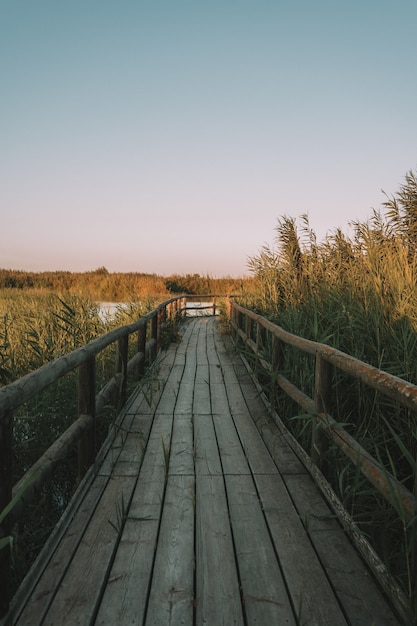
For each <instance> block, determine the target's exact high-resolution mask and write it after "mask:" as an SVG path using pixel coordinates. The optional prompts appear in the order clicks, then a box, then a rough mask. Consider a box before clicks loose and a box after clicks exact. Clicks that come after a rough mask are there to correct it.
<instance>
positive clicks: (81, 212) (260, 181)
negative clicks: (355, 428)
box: [0, 0, 417, 276]
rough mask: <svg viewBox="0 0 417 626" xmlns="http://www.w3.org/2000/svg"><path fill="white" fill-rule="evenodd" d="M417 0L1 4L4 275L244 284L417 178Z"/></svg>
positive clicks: (0, 254) (11, 0)
mask: <svg viewBox="0 0 417 626" xmlns="http://www.w3.org/2000/svg"><path fill="white" fill-rule="evenodd" d="M416 32H417V2H416V0H390V1H386V0H314V1H313V0H292V1H291V0H286V1H282V0H210V1H209V0H206V1H202V0H193V1H192V0H147V1H146V2H145V1H140V0H137V1H133V0H117V1H116V0H112V1H110V0H67V1H65V0H36V1H35V0H0V89H1V98H0V178H1V181H0V216H1V220H0V267H3V268H13V269H24V270H36V271H38V270H58V269H63V270H64V269H66V270H72V271H85V270H93V269H96V268H98V267H100V266H103V265H104V266H105V267H107V269H108V270H109V271H137V272H156V273H160V274H171V273H194V272H196V273H201V274H206V273H208V274H211V275H213V276H223V275H234V276H236V275H242V274H247V273H248V269H247V259H248V257H250V256H254V255H256V254H257V253H258V251H259V250H260V248H261V247H262V245H263V244H264V243H272V242H273V239H274V234H275V233H274V228H275V226H276V223H277V219H278V218H279V217H280V216H282V215H289V216H293V217H297V216H299V215H301V214H303V213H307V214H308V215H309V219H310V225H311V227H312V228H313V229H314V230H315V231H316V233H317V235H318V237H319V239H322V238H323V236H324V235H325V233H326V232H328V231H333V230H335V228H337V227H341V228H342V230H343V231H344V232H346V233H348V232H349V231H348V222H349V221H351V220H355V219H359V220H366V219H368V217H370V215H371V209H372V207H375V208H380V207H381V206H382V202H383V201H384V196H383V193H382V191H381V190H384V191H385V192H387V193H388V194H389V195H391V194H393V193H395V192H396V191H397V190H398V189H399V186H400V185H401V184H402V183H403V181H404V176H405V174H406V172H407V171H408V170H411V169H412V170H415V169H416V167H417V118H416V111H417V109H416V106H417V80H416V68H417V65H416V57H417V37H416Z"/></svg>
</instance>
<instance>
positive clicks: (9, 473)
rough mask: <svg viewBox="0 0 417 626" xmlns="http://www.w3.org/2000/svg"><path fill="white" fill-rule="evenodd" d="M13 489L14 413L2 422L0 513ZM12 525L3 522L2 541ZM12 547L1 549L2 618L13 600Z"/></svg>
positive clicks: (0, 435) (0, 433) (0, 538)
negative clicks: (11, 599) (11, 576)
mask: <svg viewBox="0 0 417 626" xmlns="http://www.w3.org/2000/svg"><path fill="white" fill-rule="evenodd" d="M12 487H13V412H12V411H7V412H6V413H4V414H3V416H2V419H1V422H0V513H1V512H2V511H3V510H4V509H5V508H6V506H7V505H8V504H9V502H10V501H11V499H12ZM11 530H12V529H11V523H10V522H9V520H8V519H7V517H6V519H5V520H3V522H2V523H1V525H0V541H1V540H2V539H5V538H6V537H8V536H9V535H10V533H11ZM10 567H11V552H10V546H9V545H6V546H4V547H3V549H1V548H0V618H1V617H2V616H3V615H4V614H5V613H7V610H8V608H9V603H10V598H11V584H10V573H11V572H10Z"/></svg>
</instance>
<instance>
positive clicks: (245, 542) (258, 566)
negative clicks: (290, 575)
mask: <svg viewBox="0 0 417 626" xmlns="http://www.w3.org/2000/svg"><path fill="white" fill-rule="evenodd" d="M225 480H226V490H227V497H228V501H229V507H230V518H231V523H232V529H233V538H234V543H235V549H236V555H237V560H238V567H239V573H240V584H241V589H242V594H243V602H244V609H245V613H246V620H247V624H248V625H251V624H288V625H291V624H293V625H294V626H295V624H296V620H295V617H294V613H293V610H292V607H291V603H290V601H289V598H288V595H287V590H286V586H285V582H284V580H283V577H282V574H281V570H280V567H279V564H278V562H277V559H276V556H275V552H274V548H273V545H272V543H271V538H270V536H269V532H268V528H267V525H266V522H265V518H264V516H263V513H262V510H261V506H260V504H259V500H258V495H257V493H256V488H255V485H254V483H253V480H252V478H251V477H250V476H232V475H228V476H226V477H225Z"/></svg>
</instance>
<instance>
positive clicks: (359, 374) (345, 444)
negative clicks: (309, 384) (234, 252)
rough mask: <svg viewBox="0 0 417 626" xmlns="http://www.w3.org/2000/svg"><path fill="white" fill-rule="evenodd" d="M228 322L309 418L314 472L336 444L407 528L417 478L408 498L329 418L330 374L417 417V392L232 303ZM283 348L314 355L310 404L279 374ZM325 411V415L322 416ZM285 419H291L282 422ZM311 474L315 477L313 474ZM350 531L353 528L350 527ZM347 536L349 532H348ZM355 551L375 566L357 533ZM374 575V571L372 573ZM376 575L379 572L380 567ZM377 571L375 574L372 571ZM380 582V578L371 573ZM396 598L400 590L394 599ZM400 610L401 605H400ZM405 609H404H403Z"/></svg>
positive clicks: (416, 591) (416, 579) (415, 580)
mask: <svg viewBox="0 0 417 626" xmlns="http://www.w3.org/2000/svg"><path fill="white" fill-rule="evenodd" d="M228 308H229V318H230V323H231V328H232V332H233V334H234V336H235V337H236V338H238V340H240V341H242V342H243V343H244V344H245V346H247V348H248V349H249V351H250V353H253V355H255V358H256V363H257V366H260V367H261V369H263V371H264V373H266V374H267V376H268V377H269V378H270V379H271V382H272V388H274V386H278V387H279V388H280V389H282V390H283V391H284V392H285V393H286V394H287V395H288V396H289V397H290V398H291V399H292V400H294V401H295V402H296V403H297V404H298V405H299V406H300V407H302V409H303V410H304V412H305V413H306V414H308V415H310V416H312V417H313V419H312V424H313V427H312V438H311V450H310V460H311V464H312V465H313V470H314V468H318V469H319V470H322V471H324V472H326V468H325V457H326V451H327V449H328V447H329V443H330V442H332V443H333V444H335V445H336V446H337V447H338V448H339V449H340V450H341V451H342V452H343V453H344V454H345V455H346V456H347V457H348V458H349V460H350V461H351V462H352V463H353V464H354V465H355V466H356V467H357V468H358V470H360V472H361V473H362V474H363V475H364V476H365V477H366V478H367V479H368V480H369V482H370V483H371V484H372V485H373V486H374V487H375V489H376V490H377V491H378V492H379V493H380V494H381V495H382V496H383V497H384V498H385V499H386V500H387V501H388V502H389V503H390V504H391V505H393V506H394V508H395V509H396V511H397V512H398V513H399V514H400V515H401V517H402V520H403V522H404V524H406V525H411V524H412V523H414V522H415V520H416V513H417V509H416V491H417V484H416V476H414V491H413V492H411V491H409V490H408V489H406V488H405V487H404V485H403V484H402V483H401V482H399V481H398V480H397V479H396V478H395V477H394V476H393V475H392V474H391V473H390V472H389V471H388V469H387V468H386V467H383V466H382V465H381V463H379V462H378V461H377V460H376V459H375V458H373V457H372V456H371V455H370V454H369V453H368V452H367V451H366V450H365V449H364V448H363V447H362V446H361V445H360V444H359V443H358V442H357V441H355V439H354V438H353V437H352V436H351V435H350V434H349V433H348V432H347V431H346V430H345V429H344V428H343V427H342V426H341V425H340V424H339V423H338V422H337V421H336V420H335V419H334V418H333V417H332V416H331V415H330V413H329V412H328V407H331V406H332V394H333V391H334V390H333V386H332V368H337V369H339V370H341V371H343V372H345V373H347V374H349V375H350V376H352V377H354V378H356V379H358V380H360V381H362V383H364V384H365V385H367V386H369V387H372V388H373V389H375V390H377V391H378V392H380V393H382V394H384V395H385V396H387V397H389V398H391V399H393V400H395V401H396V402H398V403H399V404H400V405H402V406H404V407H407V408H408V409H411V410H412V411H413V412H416V411H417V386H416V385H413V384H411V383H409V382H407V381H405V380H403V379H401V378H398V377H397V376H393V375H391V374H388V373H387V372H384V371H382V370H379V369H377V368H376V367H373V366H371V365H369V364H367V363H364V362H363V361H360V360H358V359H356V358H354V357H352V356H350V355H348V354H345V353H343V352H341V351H340V350H337V349H335V348H332V347H331V346H328V345H326V344H322V343H318V342H315V341H310V340H307V339H303V338H301V337H299V336H297V335H293V334H291V333H289V332H287V331H285V330H284V329H283V328H281V327H279V326H277V325H275V324H273V323H272V322H270V321H269V320H267V319H266V318H264V317H262V316H261V315H257V314H255V313H253V311H250V310H248V309H245V308H243V307H242V306H240V305H239V304H238V303H237V302H236V301H234V300H233V299H229V300H228ZM285 345H288V346H292V347H293V348H296V349H297V350H299V351H300V352H301V353H305V354H309V355H312V356H313V357H314V358H315V377H314V393H313V398H310V397H309V396H307V395H306V394H305V393H304V392H303V391H301V390H300V389H299V388H297V387H296V386H295V385H294V384H293V383H292V382H290V380H288V378H286V377H285V376H284V375H283V374H282V373H281V372H280V369H282V363H283V351H284V349H285ZM326 409H327V410H326ZM286 417H287V418H288V417H290V416H286ZM313 474H314V471H313ZM315 477H316V479H317V478H318V476H317V473H316V476H315ZM350 525H351V524H350ZM349 530H352V528H350V529H349ZM354 535H356V536H354V539H357V540H358V541H357V543H358V547H359V549H360V550H361V552H362V553H363V555H364V557H365V558H366V560H367V561H368V562H371V563H370V564H371V565H372V560H374V555H373V554H372V553H371V551H370V550H369V548H370V547H369V546H368V544H367V542H364V541H363V537H362V536H361V533H360V532H358V533H354ZM411 564H412V569H414V571H412V572H411V585H410V589H409V592H410V596H411V604H412V606H413V607H414V608H415V605H416V599H417V588H416V584H417V576H416V564H417V546H416V545H415V546H414V554H412V555H411ZM376 569H378V565H377V567H376ZM379 569H381V568H380V567H379ZM374 571H375V568H374ZM375 573H376V574H377V575H378V577H379V578H380V579H381V576H379V574H380V572H375ZM382 578H383V580H381V582H382V584H383V585H384V586H385V588H386V591H387V592H389V593H390V595H392V591H393V590H392V588H388V587H390V586H392V585H391V583H392V581H391V580H389V577H388V576H382ZM395 594H397V595H398V590H396V591H395V592H394V595H395ZM400 604H402V605H403V604H404V599H402V600H401V602H400ZM402 609H404V606H402Z"/></svg>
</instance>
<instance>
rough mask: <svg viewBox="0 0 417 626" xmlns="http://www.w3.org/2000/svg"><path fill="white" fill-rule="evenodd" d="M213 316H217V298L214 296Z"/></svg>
mask: <svg viewBox="0 0 417 626" xmlns="http://www.w3.org/2000/svg"><path fill="white" fill-rule="evenodd" d="M213 315H216V296H213Z"/></svg>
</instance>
